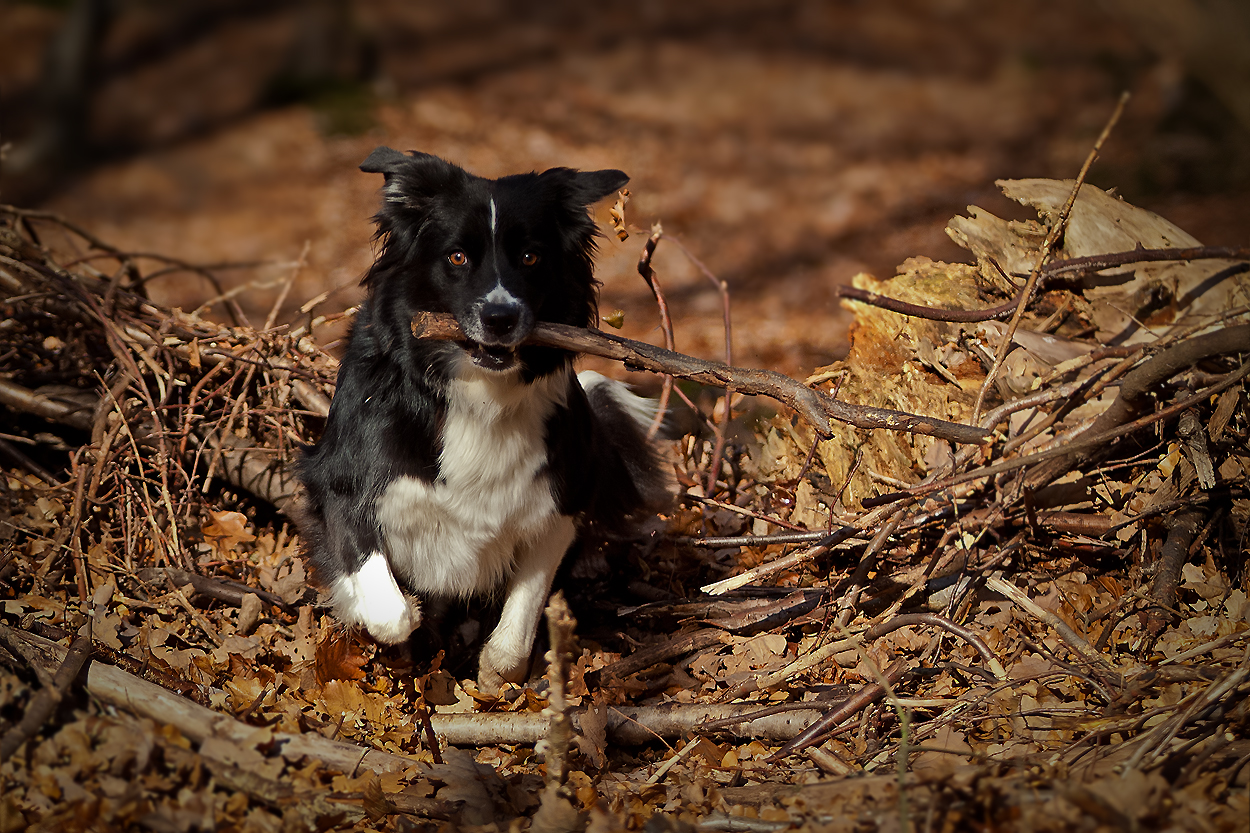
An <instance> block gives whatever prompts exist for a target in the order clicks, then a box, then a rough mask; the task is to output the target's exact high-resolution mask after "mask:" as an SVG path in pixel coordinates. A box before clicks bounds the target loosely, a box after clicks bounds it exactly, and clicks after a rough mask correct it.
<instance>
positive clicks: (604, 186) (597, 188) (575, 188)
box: [543, 168, 629, 205]
mask: <svg viewBox="0 0 1250 833" xmlns="http://www.w3.org/2000/svg"><path fill="white" fill-rule="evenodd" d="M543 176H544V177H553V178H555V179H556V180H557V181H560V180H563V182H561V184H562V185H563V186H564V188H565V194H566V197H567V199H568V202H569V204H570V205H593V204H594V203H597V202H598V201H599V200H601V199H603V198H604V197H606V196H608V195H609V194H612V193H613V192H615V191H619V190H620V189H621V188H623V187H625V183H627V182H629V177H628V176H626V175H625V172H624V171H617V170H611V169H609V170H606V171H575V170H573V169H571V168H553V169H552V170H550V171H547V172H546V173H544V174H543Z"/></svg>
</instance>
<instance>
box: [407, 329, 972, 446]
mask: <svg viewBox="0 0 1250 833" xmlns="http://www.w3.org/2000/svg"><path fill="white" fill-rule="evenodd" d="M412 334H413V335H414V336H415V337H417V338H430V339H438V340H441V341H456V340H460V339H463V338H464V333H463V332H461V330H460V327H459V325H457V324H456V321H455V319H454V318H452V317H451V316H450V315H447V314H444V313H433V312H420V313H417V315H416V316H415V317H414V318H413V319H412ZM526 341H527V343H531V344H541V345H544V346H547V347H560V348H562V349H565V350H573V351H575V352H578V353H588V354H590V355H592V356H601V357H603V358H606V359H615V360H616V361H619V362H621V363H622V364H624V365H625V366H626V367H629V368H635V369H638V370H649V371H652V372H653V373H667V374H669V375H672V376H676V377H678V378H681V379H690V380H691V381H695V382H702V383H703V384H706V385H713V386H715V387H718V388H723V387H725V386H727V385H728V386H731V387H733V388H734V389H735V390H737V391H738V392H739V393H744V394H747V395H753V396H767V397H769V398H771V399H775V400H777V401H778V402H781V403H783V404H785V405H788V406H790V407H791V408H793V409H794V410H795V411H797V412H798V413H799V414H801V415H802V416H803V418H804V419H806V420H807V421H808V422H810V423H811V424H812V426H813V427H814V428H815V429H816V431H817V433H819V434H820V435H821V436H822V437H825V438H828V437H830V436H832V435H833V425H832V424H833V423H834V422H844V423H846V424H848V425H854V426H855V427H857V428H885V429H889V430H892V431H907V432H910V433H913V434H925V435H928V436H931V437H937V438H938V439H943V440H948V441H950V442H953V443H979V442H982V441H984V440H985V439H986V438H988V437H989V432H988V431H986V430H985V429H983V428H977V427H975V426H972V425H963V424H961V423H958V422H947V421H946V420H942V419H935V418H933V417H927V416H920V415H918V414H909V413H906V412H904V411H894V410H890V409H888V408H874V407H871V406H869V405H852V404H850V403H848V402H842V401H841V400H838V399H834V398H833V397H830V396H826V395H825V394H823V393H821V392H820V391H817V390H813V389H812V388H809V387H807V386H806V385H804V384H803V383H802V382H799V381H797V380H795V379H791V378H790V377H789V376H784V375H782V374H780V373H777V372H776V371H772V370H756V369H753V368H745V367H731V366H729V365H726V364H721V363H720V362H712V361H708V360H706V359H699V358H695V357H694V356H687V355H685V354H684V353H676V352H674V351H672V350H665V349H664V348H662V347H655V346H653V345H650V344H647V343H646V342H642V341H634V340H633V339H628V338H623V337H621V336H617V335H612V334H610V333H605V332H602V331H600V330H596V329H581V328H580V327H570V326H567V325H565V324H539V325H538V326H536V327H535V328H534V332H533V333H532V334H531V335H530V337H529V338H528V339H527V340H526Z"/></svg>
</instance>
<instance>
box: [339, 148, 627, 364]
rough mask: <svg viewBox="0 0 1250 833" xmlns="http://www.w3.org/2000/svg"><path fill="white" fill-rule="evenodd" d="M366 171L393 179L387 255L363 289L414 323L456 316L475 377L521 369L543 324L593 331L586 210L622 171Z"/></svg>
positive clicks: (590, 227) (404, 167)
mask: <svg viewBox="0 0 1250 833" xmlns="http://www.w3.org/2000/svg"><path fill="white" fill-rule="evenodd" d="M361 169H362V170H364V171H368V172H377V173H382V174H385V175H386V185H385V187H384V189H383V193H384V196H385V204H384V206H383V208H382V210H381V212H379V214H378V217H377V220H378V228H379V235H380V236H381V237H382V239H383V250H382V254H381V256H380V257H379V259H378V263H377V264H376V265H375V266H374V268H373V270H372V271H371V272H370V275H369V277H368V278H367V280H368V281H370V282H374V286H373V288H374V291H375V292H385V293H386V295H387V296H388V302H390V303H396V302H398V303H400V304H401V305H402V306H404V307H410V310H408V311H407V314H409V315H410V314H411V312H415V311H417V310H424V311H430V312H449V313H451V314H452V315H453V316H455V318H456V321H457V323H459V324H460V328H461V329H462V330H463V331H464V334H465V336H466V338H467V339H468V341H467V343H464V344H463V345H462V346H463V347H464V349H466V350H467V351H468V353H469V355H470V356H471V357H472V359H473V361H474V362H475V363H476V364H477V365H478V366H480V367H482V368H484V369H486V370H491V371H500V372H503V371H507V370H510V369H512V368H513V367H515V366H516V365H517V363H518V352H517V348H518V346H519V345H520V344H521V342H522V341H523V340H524V339H525V338H526V336H528V335H529V334H530V332H531V331H532V330H533V328H534V325H535V323H537V322H539V321H546V322H553V323H560V324H572V325H576V326H586V325H587V324H588V323H590V321H591V320H593V317H594V314H595V286H596V285H595V281H594V278H593V275H592V272H591V255H592V253H593V250H594V236H595V226H594V223H593V221H592V220H591V219H590V217H589V215H588V213H587V210H586V209H587V206H589V205H591V204H592V203H594V202H596V201H598V200H600V199H602V198H603V197H606V196H608V195H609V194H611V193H612V192H613V191H616V190H617V189H619V188H620V187H622V186H623V185H624V184H625V183H626V182H627V181H628V177H626V176H625V174H623V173H622V172H620V171H614V170H606V171H584V172H583V171H574V170H571V169H568V168H554V169H552V170H549V171H545V172H543V173H541V174H535V173H530V174H518V175H516V176H508V177H504V178H502V179H497V180H488V179H483V178H481V177H477V176H473V175H472V174H469V173H467V172H466V171H464V170H463V169H461V168H459V167H457V166H455V165H452V164H450V163H448V162H445V161H443V160H442V159H438V158H437V157H434V156H430V155H428V154H420V153H414V154H413V155H412V156H407V155H404V154H402V153H399V152H398V151H394V150H391V149H390V148H378V149H377V150H376V151H374V152H373V154H372V155H370V157H369V158H368V159H367V160H365V162H364V164H362V165H361ZM378 282H385V283H386V284H387V286H385V287H384V288H383V287H381V286H379V285H378Z"/></svg>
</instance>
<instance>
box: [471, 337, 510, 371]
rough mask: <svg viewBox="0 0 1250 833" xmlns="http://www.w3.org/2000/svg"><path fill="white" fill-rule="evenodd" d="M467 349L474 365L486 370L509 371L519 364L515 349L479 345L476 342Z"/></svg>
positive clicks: (472, 342)
mask: <svg viewBox="0 0 1250 833" xmlns="http://www.w3.org/2000/svg"><path fill="white" fill-rule="evenodd" d="M465 348H466V349H467V350H468V353H469V356H470V358H472V359H473V363H474V364H475V365H477V366H478V367H481V368H483V369H485V370H495V371H503V370H508V369H510V368H511V367H512V366H513V365H515V364H516V363H517V354H516V348H515V347H505V346H503V345H488V344H478V343H477V342H476V341H470V342H469V343H468V344H466V345H465Z"/></svg>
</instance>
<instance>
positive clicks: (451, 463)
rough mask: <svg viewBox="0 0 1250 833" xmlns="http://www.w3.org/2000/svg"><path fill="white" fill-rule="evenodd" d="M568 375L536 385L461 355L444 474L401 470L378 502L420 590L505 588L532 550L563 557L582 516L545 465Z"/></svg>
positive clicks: (407, 573)
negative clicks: (570, 513)
mask: <svg viewBox="0 0 1250 833" xmlns="http://www.w3.org/2000/svg"><path fill="white" fill-rule="evenodd" d="M567 384H568V376H567V375H566V374H564V373H556V374H552V375H551V376H549V377H546V378H545V379H541V380H538V381H536V382H534V383H533V384H530V385H526V384H524V383H523V382H521V381H520V379H519V372H518V371H516V370H513V371H511V372H505V373H492V372H488V371H484V370H481V369H480V368H477V367H476V366H475V365H473V364H472V363H471V362H470V361H468V360H465V361H463V362H462V363H461V369H460V373H459V374H458V378H456V379H455V380H453V381H452V382H451V384H450V386H449V388H448V397H447V399H448V408H447V415H446V418H445V420H444V423H443V432H442V433H443V449H442V453H441V454H440V456H439V471H440V476H439V479H438V481H437V482H435V483H432V484H431V483H425V482H423V481H421V480H418V479H417V478H414V477H401V478H398V479H396V480H395V481H393V482H392V483H391V484H390V485H389V486H388V487H387V489H386V491H385V492H384V493H383V494H382V496H381V498H379V500H378V503H377V517H378V521H379V523H380V524H381V526H382V531H383V534H384V536H385V540H386V541H387V544H388V547H389V550H390V553H389V554H390V561H391V566H392V568H393V569H394V570H395V571H396V573H398V574H399V575H400V576H401V577H402V578H403V579H404V580H405V582H406V583H407V584H408V585H409V586H410V587H411V588H412V589H413V590H415V591H417V592H419V593H420V592H426V593H433V594H438V595H454V596H469V595H472V594H474V593H482V592H489V591H492V590H495V589H497V588H498V587H500V585H502V584H503V583H504V581H505V579H507V578H508V577H509V576H510V575H512V574H513V572H514V570H515V571H516V576H517V577H520V576H522V575H524V574H527V571H528V570H529V568H528V567H527V566H526V564H524V563H522V562H525V561H527V560H528V559H529V556H530V555H531V554H533V555H537V556H538V558H539V560H542V559H543V558H544V557H545V558H554V559H555V563H556V564H558V563H559V558H560V557H561V556H563V554H564V549H565V548H567V547H568V544H569V541H571V540H572V539H571V538H568V539H567V540H564V539H565V538H566V528H568V529H571V527H572V523H571V521H570V520H569V519H567V518H563V517H561V516H560V515H559V513H558V508H557V506H556V502H555V496H554V494H553V493H552V489H551V483H550V481H549V480H548V478H547V475H546V473H545V467H546V464H547V448H546V442H545V433H546V431H545V423H546V420H547V418H548V417H549V416H550V415H551V413H552V411H553V410H554V409H555V408H556V407H557V406H558V405H561V404H563V401H564V398H565V390H566V387H565V386H566V385H567ZM558 540H563V543H562V544H559V543H558ZM557 548H558V552H557V553H556V554H555V555H551V554H550V553H549V552H548V551H549V550H551V549H557ZM541 592H542V593H543V594H545V593H546V588H543V590H542V591H541ZM508 604H512V600H511V590H509V600H508ZM502 627H503V623H502V622H501V628H502ZM527 653H528V648H527Z"/></svg>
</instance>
